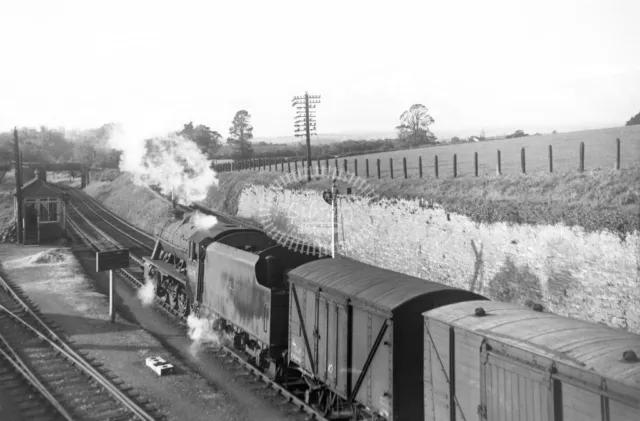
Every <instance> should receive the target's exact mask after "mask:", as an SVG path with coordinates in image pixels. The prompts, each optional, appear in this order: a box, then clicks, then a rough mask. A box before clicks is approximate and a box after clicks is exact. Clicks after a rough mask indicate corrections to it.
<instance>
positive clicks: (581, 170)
mask: <svg viewBox="0 0 640 421" xmlns="http://www.w3.org/2000/svg"><path fill="white" fill-rule="evenodd" d="M580 172H584V142H580Z"/></svg>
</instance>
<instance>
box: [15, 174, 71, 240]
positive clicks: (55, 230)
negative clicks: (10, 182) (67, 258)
mask: <svg viewBox="0 0 640 421" xmlns="http://www.w3.org/2000/svg"><path fill="white" fill-rule="evenodd" d="M13 196H14V202H13V203H14V217H15V219H16V220H17V218H18V207H19V206H20V207H22V220H23V222H22V231H23V232H22V241H23V243H24V244H25V245H29V244H40V243H46V242H51V241H55V240H57V239H59V238H60V237H62V236H64V235H65V234H66V218H65V212H66V209H65V204H66V202H68V200H69V196H68V194H66V193H64V192H63V191H62V190H60V189H58V188H57V187H55V186H54V185H53V184H50V183H47V182H46V181H44V180H42V177H39V174H38V172H37V171H36V175H35V178H34V179H33V180H31V181H29V182H28V183H26V184H24V185H23V186H22V192H21V200H20V203H18V197H17V196H16V194H14V195H13Z"/></svg>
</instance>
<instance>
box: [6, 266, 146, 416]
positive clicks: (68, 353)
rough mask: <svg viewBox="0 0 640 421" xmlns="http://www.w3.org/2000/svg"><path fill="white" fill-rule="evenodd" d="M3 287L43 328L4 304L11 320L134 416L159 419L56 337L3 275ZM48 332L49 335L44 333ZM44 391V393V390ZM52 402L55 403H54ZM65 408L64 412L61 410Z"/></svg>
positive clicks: (24, 366)
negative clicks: (50, 348) (86, 376)
mask: <svg viewBox="0 0 640 421" xmlns="http://www.w3.org/2000/svg"><path fill="white" fill-rule="evenodd" d="M0 285H1V286H2V287H3V288H4V289H5V290H6V291H7V293H8V295H9V296H10V297H11V298H12V299H13V300H14V301H15V302H16V303H17V304H18V305H19V306H20V307H22V308H23V309H24V310H25V311H26V312H27V314H28V315H29V316H30V317H31V318H33V319H34V320H35V321H36V322H37V324H38V325H39V327H40V328H41V329H42V331H40V330H39V329H36V328H35V327H34V326H32V325H31V324H29V323H27V322H25V321H24V320H23V319H22V318H21V317H20V316H18V315H16V314H15V313H14V312H12V311H10V310H9V309H8V308H6V307H5V306H4V305H1V304H0V310H2V311H3V312H4V313H5V314H7V315H8V316H9V317H10V318H12V319H13V320H15V321H16V322H17V323H19V324H21V325H23V326H24V327H25V328H27V330H29V331H31V332H33V333H35V334H36V335H37V336H38V337H39V338H40V339H42V340H43V341H45V342H46V343H47V344H49V345H50V346H51V347H53V348H54V349H55V350H56V351H57V352H58V353H59V354H61V355H63V356H64V357H65V358H66V359H67V360H69V361H70V362H71V363H72V364H74V365H75V366H76V367H77V368H79V369H80V370H81V371H82V372H83V373H84V374H86V375H88V376H90V377H91V378H92V379H93V380H94V381H95V382H96V383H97V384H99V385H100V386H101V387H102V388H103V389H104V390H105V391H106V392H108V393H109V395H110V396H111V397H113V398H114V399H116V400H117V401H118V402H119V403H120V404H121V405H122V406H123V407H125V408H126V409H128V410H129V411H130V412H131V413H132V414H133V415H135V416H137V417H138V418H140V419H141V420H148V421H154V420H155V418H154V417H152V416H151V415H150V414H149V413H148V412H147V411H146V410H144V409H143V408H142V407H140V406H139V405H138V404H137V403H136V402H134V401H133V400H132V399H131V398H130V397H128V396H127V395H126V394H125V393H124V392H122V391H121V390H120V389H119V388H118V387H117V386H116V385H114V384H113V383H112V382H111V381H110V380H109V379H107V378H106V377H105V376H104V375H102V374H101V373H100V372H99V371H98V370H97V369H96V368H94V367H93V366H92V365H91V364H89V363H88V362H87V361H86V360H85V359H84V358H83V357H82V356H81V355H80V354H78V353H77V352H76V351H75V350H74V349H73V348H71V347H70V346H69V345H68V344H67V343H65V341H64V340H63V339H62V338H61V337H60V336H58V334H56V332H55V331H54V330H53V329H51V328H50V327H49V326H48V325H47V323H45V322H44V321H43V320H42V319H41V318H40V317H39V316H38V315H37V314H36V312H35V311H33V309H31V307H30V306H29V305H28V304H27V303H26V302H25V301H24V300H23V299H22V298H21V297H20V295H19V294H18V293H17V292H16V291H15V289H14V288H13V287H12V286H11V284H10V283H9V282H7V281H6V280H5V279H4V278H3V277H2V276H0ZM43 332H45V333H46V335H45V334H44V333H43ZM3 343H4V344H5V345H6V347H7V348H8V349H10V353H12V354H14V358H13V359H11V358H10V359H9V360H10V361H13V365H14V366H15V365H19V366H20V368H21V370H20V371H21V372H24V374H25V377H26V378H27V380H29V381H31V380H34V379H35V380H36V382H37V383H35V384H34V386H35V387H36V388H37V389H38V390H39V391H41V393H42V394H43V396H44V397H45V398H46V399H47V400H48V401H49V402H51V403H52V405H54V407H55V408H56V409H57V410H58V411H59V412H60V413H61V415H63V416H64V417H65V418H66V419H68V420H72V419H73V418H72V417H71V416H70V415H69V413H68V412H66V411H65V410H64V408H61V405H60V403H59V402H57V400H56V399H55V398H54V397H53V395H52V394H51V393H50V392H49V391H48V390H46V388H45V387H44V385H43V384H42V382H40V381H38V380H37V379H36V376H35V375H34V374H33V373H32V372H31V371H30V370H29V369H28V368H27V364H25V363H24V362H22V361H21V360H20V359H19V358H18V357H17V353H15V351H14V350H13V349H12V348H11V347H10V346H9V344H8V343H7V342H6V341H5V340H4V339H3ZM42 389H44V391H43V390H42ZM52 399H53V400H54V401H55V402H52ZM61 409H62V411H60V410H61Z"/></svg>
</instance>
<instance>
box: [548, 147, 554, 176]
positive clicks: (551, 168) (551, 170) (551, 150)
mask: <svg viewBox="0 0 640 421" xmlns="http://www.w3.org/2000/svg"><path fill="white" fill-rule="evenodd" d="M549 172H553V147H552V146H551V145H549Z"/></svg>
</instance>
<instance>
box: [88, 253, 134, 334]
mask: <svg viewBox="0 0 640 421" xmlns="http://www.w3.org/2000/svg"><path fill="white" fill-rule="evenodd" d="M128 266H129V249H119V250H111V251H103V252H97V253H96V272H104V271H107V270H108V271H109V320H110V321H111V323H114V322H115V321H116V312H115V305H114V303H113V301H114V298H113V296H114V291H113V270H114V269H122V268H126V267H128Z"/></svg>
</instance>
